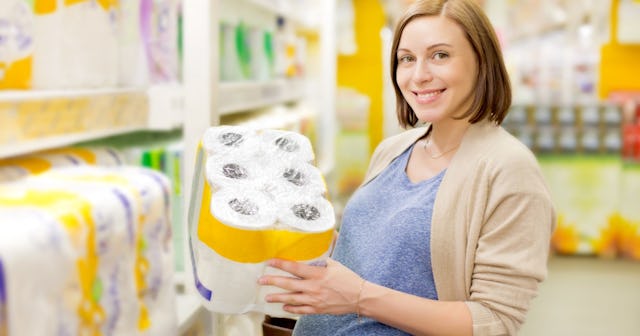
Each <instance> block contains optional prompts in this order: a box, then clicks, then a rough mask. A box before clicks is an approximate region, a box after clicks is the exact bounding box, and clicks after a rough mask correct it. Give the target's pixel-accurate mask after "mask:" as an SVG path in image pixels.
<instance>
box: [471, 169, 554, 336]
mask: <svg viewBox="0 0 640 336" xmlns="http://www.w3.org/2000/svg"><path fill="white" fill-rule="evenodd" d="M503 163H504V162H503ZM486 170H487V171H486V172H485V173H486V174H487V175H486V176H485V178H482V179H478V180H477V182H478V183H479V185H478V188H477V189H476V190H477V191H478V195H477V197H476V199H478V200H479V199H483V200H482V201H479V204H477V205H476V206H482V207H483V208H482V209H480V208H478V209H476V211H481V212H482V215H481V216H477V217H476V218H475V219H472V220H478V217H479V218H482V219H481V220H482V223H481V225H478V226H475V227H477V230H478V232H476V233H473V232H471V234H472V235H474V236H475V234H477V237H478V238H477V244H476V249H475V259H474V266H473V271H472V274H471V285H470V290H469V297H470V300H469V302H468V303H467V305H468V307H469V309H470V311H471V314H472V317H473V320H474V326H473V329H474V335H505V334H506V335H515V334H517V331H518V329H519V328H520V326H521V325H522V324H523V323H524V320H525V316H526V313H527V311H528V310H529V305H530V302H531V300H532V299H533V298H534V297H535V296H536V295H537V290H538V284H539V283H540V282H541V281H542V280H544V278H545V277H546V272H547V258H548V254H549V242H550V236H551V232H552V230H553V228H554V225H555V214H554V209H553V206H552V202H551V198H550V196H549V193H548V189H547V187H546V185H545V183H544V180H543V178H542V175H541V173H540V170H539V167H538V165H537V162H535V159H532V158H529V157H522V156H521V157H520V158H513V157H512V158H511V160H509V162H506V164H495V165H491V164H488V165H487V166H486ZM487 177H488V178H487ZM477 213H478V214H479V212H477ZM472 227H473V226H472Z"/></svg>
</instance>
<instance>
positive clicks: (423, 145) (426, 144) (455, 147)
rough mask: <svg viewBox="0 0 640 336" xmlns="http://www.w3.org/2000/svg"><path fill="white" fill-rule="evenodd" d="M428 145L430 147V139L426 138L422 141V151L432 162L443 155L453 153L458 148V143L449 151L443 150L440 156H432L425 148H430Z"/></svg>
mask: <svg viewBox="0 0 640 336" xmlns="http://www.w3.org/2000/svg"><path fill="white" fill-rule="evenodd" d="M430 145H431V137H430V136H427V138H426V139H424V140H422V149H423V150H424V152H425V153H427V155H429V157H430V158H432V159H434V160H435V159H439V158H441V157H443V156H444V155H445V154H447V153H450V152H452V151H454V150H455V149H457V148H458V147H460V143H458V144H457V145H455V146H454V147H452V148H449V149H447V150H445V151H444V152H441V153H440V154H436V155H433V154H431V152H430V151H429V150H428V149H427V147H428V146H430Z"/></svg>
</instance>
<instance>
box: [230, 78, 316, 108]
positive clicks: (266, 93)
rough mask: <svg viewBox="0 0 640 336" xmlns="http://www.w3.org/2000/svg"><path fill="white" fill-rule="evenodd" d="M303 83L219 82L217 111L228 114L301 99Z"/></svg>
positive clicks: (294, 81)
mask: <svg viewBox="0 0 640 336" xmlns="http://www.w3.org/2000/svg"><path fill="white" fill-rule="evenodd" d="M304 84H305V83H304V81H302V80H274V81H268V82H250V81H247V82H232V83H221V84H220V86H219V93H218V97H219V105H218V113H219V114H220V115H228V114H233V113H237V112H243V111H248V110H255V109H259V108H263V107H267V106H272V105H275V104H279V103H287V102H291V101H295V100H299V99H302V98H303V97H304V96H305V90H304V87H305V85H304Z"/></svg>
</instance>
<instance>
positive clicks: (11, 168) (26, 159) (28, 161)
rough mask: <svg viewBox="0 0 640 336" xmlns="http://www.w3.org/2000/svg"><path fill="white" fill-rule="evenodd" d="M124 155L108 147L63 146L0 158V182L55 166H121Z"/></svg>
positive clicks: (37, 172) (12, 180)
mask: <svg viewBox="0 0 640 336" xmlns="http://www.w3.org/2000/svg"><path fill="white" fill-rule="evenodd" d="M124 163H125V158H124V156H123V155H122V154H121V153H120V152H119V151H117V150H116V149H113V148H109V147H64V148H57V149H50V150H45V151H41V152H37V153H31V154H27V155H23V156H17V157H11V158H6V159H0V183H3V182H14V181H17V180H18V179H20V178H24V177H27V176H29V175H34V174H39V173H43V172H45V171H48V170H50V169H52V168H55V167H68V166H80V165H95V166H102V167H112V166H121V165H123V164H124Z"/></svg>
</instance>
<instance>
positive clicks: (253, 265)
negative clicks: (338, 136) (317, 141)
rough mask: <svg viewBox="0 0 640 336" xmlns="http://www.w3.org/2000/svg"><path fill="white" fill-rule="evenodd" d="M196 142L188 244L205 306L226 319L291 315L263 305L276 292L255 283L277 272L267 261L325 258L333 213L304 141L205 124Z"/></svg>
mask: <svg viewBox="0 0 640 336" xmlns="http://www.w3.org/2000/svg"><path fill="white" fill-rule="evenodd" d="M202 142H203V144H202V147H201V148H200V150H199V151H198V156H197V162H196V173H195V177H194V179H195V180H194V189H193V195H192V198H191V202H192V203H191V205H190V209H189V233H190V237H189V240H190V249H191V257H192V263H193V266H194V269H193V270H194V278H195V282H196V289H197V291H198V292H199V293H200V295H201V297H202V299H203V303H204V305H205V306H206V307H207V308H208V309H210V310H212V311H215V312H220V313H225V314H242V313H247V312H252V311H253V312H260V313H265V314H270V315H272V316H283V317H284V316H289V317H290V316H292V314H290V313H287V312H285V311H284V310H282V305H281V304H274V303H272V304H269V303H266V302H265V301H264V296H265V295H266V294H267V293H270V292H275V291H278V290H279V289H276V288H275V287H264V286H259V285H258V284H257V280H258V278H259V277H260V276H261V275H263V274H271V273H274V272H281V271H277V270H275V269H272V268H270V267H267V266H266V263H265V262H266V261H267V260H268V259H271V258H284V259H291V260H298V261H303V262H309V263H311V262H321V261H323V260H324V259H325V258H326V257H327V256H328V255H329V253H330V247H331V245H332V241H333V231H334V227H335V214H334V212H333V207H332V206H331V204H330V203H329V202H328V201H327V200H326V199H325V198H324V197H323V195H324V193H325V187H324V181H323V180H322V175H321V174H320V172H319V171H318V170H317V168H315V167H314V166H312V165H310V164H309V162H310V161H311V160H312V159H313V157H314V155H313V150H312V148H311V145H310V142H309V141H308V139H307V138H305V137H304V136H302V135H300V134H298V133H295V132H287V131H277V130H259V131H258V130H253V129H251V128H246V127H241V126H220V127H212V128H210V129H208V130H207V131H206V132H205V134H204V136H203V140H202ZM238 163H239V164H238ZM229 164H232V165H233V164H236V165H234V166H229ZM225 167H226V168H227V171H226V175H225V171H224V168H225ZM240 177H242V178H240ZM281 273H282V274H284V273H283V272H281Z"/></svg>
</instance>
